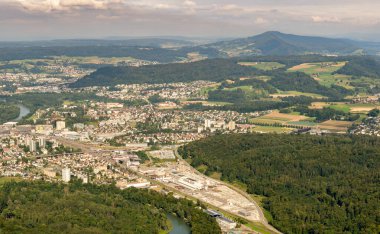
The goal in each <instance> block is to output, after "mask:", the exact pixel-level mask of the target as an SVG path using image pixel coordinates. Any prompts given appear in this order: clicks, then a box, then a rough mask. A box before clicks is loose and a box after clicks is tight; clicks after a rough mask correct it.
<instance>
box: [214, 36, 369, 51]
mask: <svg viewBox="0 0 380 234" xmlns="http://www.w3.org/2000/svg"><path fill="white" fill-rule="evenodd" d="M207 46H208V47H211V48H214V49H217V50H220V51H222V52H224V53H226V54H227V55H228V56H250V55H302V54H337V55H348V54H360V53H363V49H362V47H361V46H359V43H356V42H354V41H350V40H346V39H331V38H324V37H311V36H298V35H292V34H284V33H281V32H276V31H269V32H265V33H263V34H260V35H256V36H253V37H248V38H242V39H235V40H231V41H222V42H216V43H213V44H209V45H207Z"/></svg>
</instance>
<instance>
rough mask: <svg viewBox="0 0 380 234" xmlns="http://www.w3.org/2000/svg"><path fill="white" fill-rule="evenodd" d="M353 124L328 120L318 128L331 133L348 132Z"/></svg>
mask: <svg viewBox="0 0 380 234" xmlns="http://www.w3.org/2000/svg"><path fill="white" fill-rule="evenodd" d="M352 124H353V122H350V121H337V120H328V121H325V122H323V123H320V124H318V127H319V128H320V129H322V130H328V131H331V132H347V130H348V128H349V127H351V126H352Z"/></svg>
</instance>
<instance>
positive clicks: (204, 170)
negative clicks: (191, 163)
mask: <svg viewBox="0 0 380 234" xmlns="http://www.w3.org/2000/svg"><path fill="white" fill-rule="evenodd" d="M207 168H208V167H207V166H206V165H203V164H202V165H200V166H198V167H197V168H196V169H197V170H198V171H199V172H201V173H205V172H206V170H207Z"/></svg>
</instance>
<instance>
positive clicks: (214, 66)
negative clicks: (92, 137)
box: [71, 59, 264, 88]
mask: <svg viewBox="0 0 380 234" xmlns="http://www.w3.org/2000/svg"><path fill="white" fill-rule="evenodd" d="M259 74H264V72H263V71H260V70H257V69H255V68H252V67H247V66H240V65H238V64H237V62H236V61H233V60H227V59H212V60H204V61H199V62H194V63H175V64H161V65H151V66H142V67H104V68H100V69H98V70H97V71H96V72H94V73H92V74H90V75H89V76H86V77H84V78H83V79H80V80H78V81H77V82H76V83H73V84H72V85H71V87H73V88H80V87H87V86H113V85H117V84H143V83H158V84H159V83H170V82H191V81H196V80H209V81H223V80H225V79H234V78H239V77H242V76H249V75H259Z"/></svg>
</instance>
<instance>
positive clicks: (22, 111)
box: [13, 104, 30, 122]
mask: <svg viewBox="0 0 380 234" xmlns="http://www.w3.org/2000/svg"><path fill="white" fill-rule="evenodd" d="M17 106H18V107H19V108H20V114H19V115H18V117H17V118H15V119H14V120H13V121H16V122H18V121H20V120H21V119H22V118H24V117H25V116H27V115H28V114H29V113H30V109H29V108H28V107H26V106H24V105H23V104H17Z"/></svg>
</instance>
